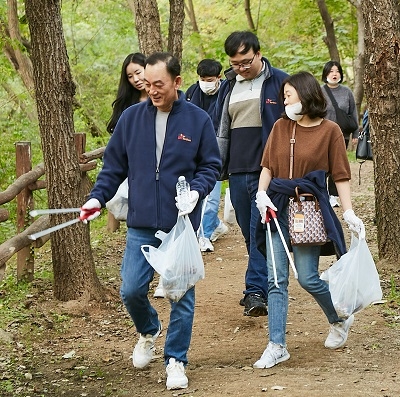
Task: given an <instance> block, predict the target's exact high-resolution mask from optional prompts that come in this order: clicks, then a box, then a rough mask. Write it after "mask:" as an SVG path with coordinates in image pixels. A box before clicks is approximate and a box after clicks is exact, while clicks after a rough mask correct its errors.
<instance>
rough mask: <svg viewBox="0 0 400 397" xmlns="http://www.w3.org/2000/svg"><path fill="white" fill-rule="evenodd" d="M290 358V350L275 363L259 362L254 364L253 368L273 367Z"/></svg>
mask: <svg viewBox="0 0 400 397" xmlns="http://www.w3.org/2000/svg"><path fill="white" fill-rule="evenodd" d="M289 358H290V354H289V352H288V354H287V355H285V356H283V357H280V358H278V359H277V360H276V362H275V363H274V364H272V365H260V364H259V365H256V364H253V368H257V369H265V368H272V367H274V366H275V365H276V364H279V363H283V362H284V361H287V360H289Z"/></svg>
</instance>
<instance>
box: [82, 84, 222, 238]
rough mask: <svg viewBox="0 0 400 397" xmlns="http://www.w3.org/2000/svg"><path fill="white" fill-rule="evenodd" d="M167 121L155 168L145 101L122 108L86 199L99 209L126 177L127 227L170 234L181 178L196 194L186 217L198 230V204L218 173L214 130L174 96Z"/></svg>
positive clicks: (152, 111)
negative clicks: (177, 189) (158, 230)
mask: <svg viewBox="0 0 400 397" xmlns="http://www.w3.org/2000/svg"><path fill="white" fill-rule="evenodd" d="M178 94H179V98H178V99H177V100H176V101H175V102H174V104H173V106H172V109H171V112H170V114H169V116H168V121H167V126H166V133H165V141H164V146H163V150H162V154H161V158H160V163H159V166H158V167H157V161H156V131H155V118H156V113H157V108H156V107H154V106H153V104H152V102H151V100H150V99H148V100H147V101H146V102H142V103H138V104H136V105H133V106H131V107H129V108H128V109H126V110H125V111H124V112H123V113H122V115H121V117H120V119H119V121H118V123H117V125H116V127H115V131H114V133H113V135H112V136H111V138H110V141H109V143H108V145H107V147H106V150H105V152H104V165H103V168H102V170H101V172H100V173H99V175H98V177H97V181H96V184H95V186H94V187H93V189H92V191H91V193H90V198H96V199H98V200H99V201H100V203H101V205H102V206H103V207H104V206H105V203H106V202H107V201H109V200H110V199H111V198H112V197H113V196H114V194H115V193H116V191H117V189H118V187H119V185H120V184H121V183H122V182H123V180H124V179H125V178H126V177H128V184H129V198H128V202H129V210H128V216H127V226H128V227H135V228H140V227H143V228H155V229H171V228H172V227H173V226H174V225H175V223H176V219H177V215H178V210H177V208H176V205H175V196H176V183H177V181H178V177H179V176H180V175H184V176H185V177H186V180H187V181H188V182H189V183H190V187H191V190H196V191H197V192H198V193H199V201H198V204H197V206H196V208H195V209H194V210H193V212H192V214H190V219H191V221H192V224H193V227H194V229H195V230H196V229H197V228H198V227H199V223H200V215H201V204H200V203H201V201H202V199H204V198H205V197H206V196H207V194H208V193H209V192H210V191H211V190H212V189H213V187H214V185H215V182H216V180H217V177H218V175H219V172H220V168H221V160H220V156H219V150H218V145H217V141H216V137H215V132H214V128H213V125H212V122H211V119H210V117H209V116H208V114H207V113H206V112H205V111H203V110H202V109H200V108H198V107H197V106H195V105H193V104H191V103H189V102H187V101H186V99H185V95H184V94H183V93H182V92H181V91H178Z"/></svg>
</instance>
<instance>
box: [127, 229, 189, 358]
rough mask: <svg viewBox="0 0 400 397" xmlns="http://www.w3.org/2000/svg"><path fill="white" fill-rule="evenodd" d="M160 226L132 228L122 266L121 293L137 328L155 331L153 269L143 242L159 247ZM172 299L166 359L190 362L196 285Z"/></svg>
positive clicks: (157, 324)
mask: <svg viewBox="0 0 400 397" xmlns="http://www.w3.org/2000/svg"><path fill="white" fill-rule="evenodd" d="M156 231H157V229H147V228H129V229H128V233H127V237H126V248H125V254H124V258H123V261H122V266H121V277H122V284H121V289H120V294H121V298H122V301H123V303H124V305H125V307H126V309H127V311H128V313H129V315H130V316H131V318H132V320H133V322H134V324H135V327H136V330H137V332H139V333H141V334H151V335H155V334H156V332H157V331H158V327H159V324H160V320H159V318H158V314H157V311H156V310H155V309H154V307H153V306H152V305H151V303H150V301H149V298H148V292H149V285H150V282H151V281H152V279H153V276H154V269H153V268H152V267H151V266H150V264H149V263H148V262H147V260H146V259H145V257H144V255H143V253H142V251H141V250H140V247H141V245H143V244H150V245H152V246H154V247H158V246H159V245H160V244H161V241H160V240H159V239H158V238H157V237H155V236H154V234H155V233H156ZM170 303H171V314H170V320H169V325H168V331H167V336H166V338H165V346H164V360H165V363H166V364H167V363H168V360H169V359H170V358H171V357H173V358H175V359H176V360H177V361H181V362H182V363H183V364H185V365H186V364H187V362H188V360H187V352H188V349H189V345H190V340H191V337H192V326H193V317H194V305H195V292H194V287H193V288H191V289H190V290H188V291H187V292H186V294H185V295H184V296H183V297H182V298H181V299H180V300H179V301H178V302H172V301H170Z"/></svg>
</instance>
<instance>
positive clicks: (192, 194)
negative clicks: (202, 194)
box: [175, 190, 199, 216]
mask: <svg viewBox="0 0 400 397" xmlns="http://www.w3.org/2000/svg"><path fill="white" fill-rule="evenodd" d="M189 194H190V201H189V204H190V205H189V208H187V209H186V210H185V211H181V209H180V208H179V206H178V203H176V207H177V208H178V210H179V213H178V216H183V215H187V214H190V213H191V212H192V211H193V210H194V207H196V204H197V202H198V201H199V192H197V191H196V190H190V191H189ZM175 200H177V197H175Z"/></svg>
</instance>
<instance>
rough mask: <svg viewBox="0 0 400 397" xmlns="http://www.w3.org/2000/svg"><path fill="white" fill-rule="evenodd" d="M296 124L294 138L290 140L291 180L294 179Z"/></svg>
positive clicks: (294, 125)
mask: <svg viewBox="0 0 400 397" xmlns="http://www.w3.org/2000/svg"><path fill="white" fill-rule="evenodd" d="M295 136H296V122H294V124H293V131H292V137H291V138H290V163H289V179H293V161H294V144H295V143H296V138H295Z"/></svg>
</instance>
